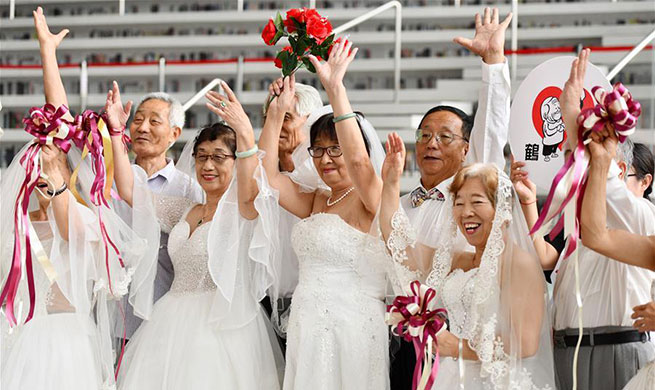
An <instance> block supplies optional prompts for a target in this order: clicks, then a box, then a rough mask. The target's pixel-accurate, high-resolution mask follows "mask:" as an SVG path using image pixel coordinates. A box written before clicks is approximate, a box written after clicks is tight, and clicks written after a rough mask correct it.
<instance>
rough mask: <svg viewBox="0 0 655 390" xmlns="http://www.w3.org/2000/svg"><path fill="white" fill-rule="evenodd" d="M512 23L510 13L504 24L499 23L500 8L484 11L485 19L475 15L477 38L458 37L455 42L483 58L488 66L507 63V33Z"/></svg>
mask: <svg viewBox="0 0 655 390" xmlns="http://www.w3.org/2000/svg"><path fill="white" fill-rule="evenodd" d="M511 21H512V13H511V12H510V13H509V14H508V15H507V17H506V18H505V20H503V21H502V23H499V22H498V8H494V9H493V11H491V10H490V9H489V7H487V8H485V9H484V18H481V17H480V14H475V36H474V37H473V39H472V40H471V39H468V38H464V37H457V38H455V39H454V40H453V41H454V42H455V43H457V44H459V45H462V46H464V47H465V48H467V49H468V50H470V51H472V52H473V53H475V54H477V55H479V56H480V57H482V60H483V61H484V62H485V63H487V64H498V63H501V62H504V61H505V31H506V30H507V27H508V26H509V23H510V22H511Z"/></svg>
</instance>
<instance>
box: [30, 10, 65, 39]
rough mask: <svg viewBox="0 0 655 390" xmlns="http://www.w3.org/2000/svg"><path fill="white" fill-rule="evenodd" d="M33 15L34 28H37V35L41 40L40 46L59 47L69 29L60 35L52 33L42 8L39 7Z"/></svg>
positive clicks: (62, 31)
mask: <svg viewBox="0 0 655 390" xmlns="http://www.w3.org/2000/svg"><path fill="white" fill-rule="evenodd" d="M32 15H33V16H34V27H36V35H37V37H38V39H39V45H40V46H41V47H45V46H51V47H54V48H57V47H59V44H60V43H61V41H62V40H63V39H64V37H65V36H66V34H68V29H66V28H65V29H63V30H61V31H60V32H59V33H58V34H53V33H51V32H50V28H49V27H48V23H47V22H46V20H45V15H44V14H43V8H41V7H38V8H37V9H36V11H32Z"/></svg>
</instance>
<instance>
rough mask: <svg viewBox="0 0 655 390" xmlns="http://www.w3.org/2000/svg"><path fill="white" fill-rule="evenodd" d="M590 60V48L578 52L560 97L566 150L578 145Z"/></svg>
mask: <svg viewBox="0 0 655 390" xmlns="http://www.w3.org/2000/svg"><path fill="white" fill-rule="evenodd" d="M588 60H589V49H584V50H582V51H581V52H580V54H578V58H576V59H575V60H573V63H572V64H571V73H570V75H569V79H568V80H567V81H566V83H565V84H564V89H563V90H562V94H561V95H560V98H559V103H560V108H561V109H562V120H563V121H564V130H565V131H566V139H567V142H566V150H567V151H571V150H574V149H575V148H576V147H577V145H578V122H577V120H578V115H579V114H580V99H581V98H582V94H583V90H584V78H585V74H586V72H587V62H588Z"/></svg>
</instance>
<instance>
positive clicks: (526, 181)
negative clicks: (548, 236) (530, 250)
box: [510, 156, 559, 270]
mask: <svg viewBox="0 0 655 390" xmlns="http://www.w3.org/2000/svg"><path fill="white" fill-rule="evenodd" d="M524 166H525V163H524V162H522V161H514V156H512V165H511V168H510V179H511V180H512V183H513V184H514V189H515V190H516V193H517V194H518V196H519V202H520V203H521V210H522V211H523V217H524V218H525V222H526V223H527V225H528V229H532V227H533V226H534V224H535V223H536V222H537V219H539V210H537V186H535V184H534V183H533V182H532V180H530V178H529V177H528V172H526V171H523V170H521V168H523V167H524ZM533 243H534V249H535V250H536V252H537V255H538V256H539V261H540V262H541V267H542V268H543V269H545V270H551V269H553V268H555V264H557V259H558V258H559V253H557V250H556V249H555V248H554V247H553V246H552V245H551V244H550V243H548V242H546V240H544V238H543V237H541V236H538V237H534V238H533Z"/></svg>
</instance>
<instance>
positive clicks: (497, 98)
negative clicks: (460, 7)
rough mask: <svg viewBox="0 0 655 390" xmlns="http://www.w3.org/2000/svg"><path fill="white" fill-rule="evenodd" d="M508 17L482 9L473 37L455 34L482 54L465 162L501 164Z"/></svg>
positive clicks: (506, 119) (506, 124)
mask: <svg viewBox="0 0 655 390" xmlns="http://www.w3.org/2000/svg"><path fill="white" fill-rule="evenodd" d="M511 20H512V14H511V13H509V14H508V15H507V17H506V18H505V20H503V21H502V22H500V23H499V19H498V8H494V9H493V11H491V10H490V9H489V8H485V10H484V18H482V17H480V15H479V14H476V15H475V36H474V37H473V39H472V40H471V39H468V38H463V37H457V38H455V39H454V41H455V43H458V44H460V45H461V46H463V47H465V48H466V49H468V50H469V51H471V52H472V53H475V54H476V55H478V56H480V58H482V64H481V65H482V86H481V88H480V91H479V94H478V110H477V112H476V113H475V120H474V122H473V129H472V131H471V136H470V142H469V151H468V153H467V155H466V160H467V163H475V162H482V163H493V164H496V165H497V166H499V167H501V168H503V167H504V166H505V157H504V154H503V149H504V147H505V144H506V143H507V137H508V131H509V110H510V95H511V92H512V89H511V86H510V79H509V67H508V66H507V61H506V60H505V52H504V51H505V31H506V30H507V27H508V26H509V23H510V22H511Z"/></svg>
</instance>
